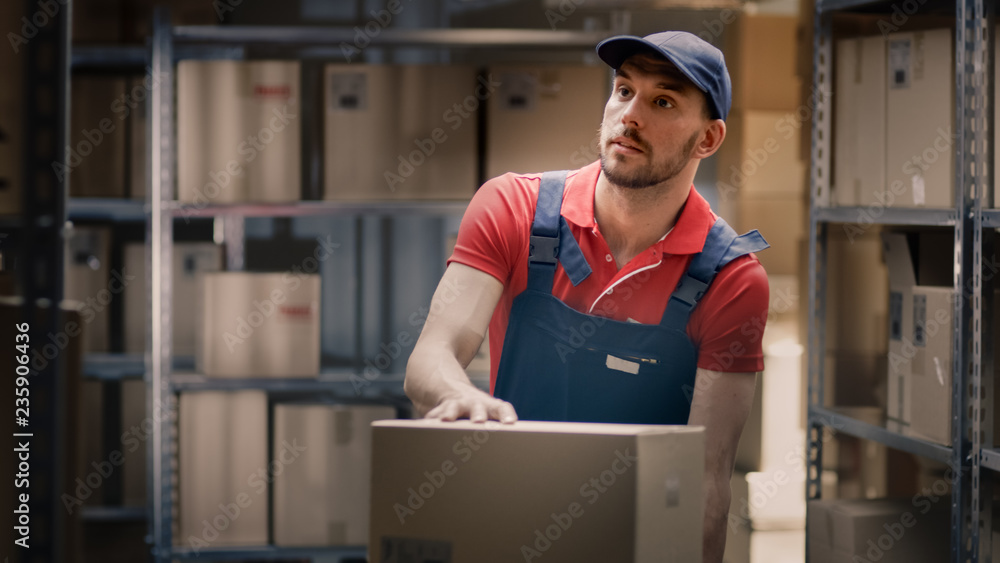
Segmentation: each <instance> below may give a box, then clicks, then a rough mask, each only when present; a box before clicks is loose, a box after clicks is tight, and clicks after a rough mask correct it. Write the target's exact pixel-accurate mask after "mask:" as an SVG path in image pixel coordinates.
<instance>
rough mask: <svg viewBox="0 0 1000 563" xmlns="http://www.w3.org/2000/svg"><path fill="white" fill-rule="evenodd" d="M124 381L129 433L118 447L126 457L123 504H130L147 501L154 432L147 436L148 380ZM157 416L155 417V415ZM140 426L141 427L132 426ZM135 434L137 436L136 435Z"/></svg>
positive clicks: (124, 422) (124, 430)
mask: <svg viewBox="0 0 1000 563" xmlns="http://www.w3.org/2000/svg"><path fill="white" fill-rule="evenodd" d="M121 385H122V423H121V431H122V435H125V434H126V433H128V436H129V437H128V438H126V439H123V440H122V442H121V445H120V446H119V448H120V449H121V451H122V455H124V457H125V461H124V463H123V464H122V468H121V471H122V504H125V505H128V506H145V505H146V500H147V499H146V448H147V446H148V445H149V443H148V441H149V440H150V439H151V438H152V436H148V437H146V438H145V439H140V438H141V437H142V436H146V434H145V430H144V429H143V421H144V420H146V419H147V418H149V415H148V414H146V382H145V381H143V380H141V379H125V380H123V381H122V383H121ZM153 420H155V419H153ZM135 428H139V429H140V430H139V431H136V430H133V429H135ZM133 438H134V439H133Z"/></svg>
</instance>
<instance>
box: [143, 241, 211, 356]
mask: <svg viewBox="0 0 1000 563" xmlns="http://www.w3.org/2000/svg"><path fill="white" fill-rule="evenodd" d="M173 248H174V260H173V266H172V268H173V270H172V272H173V274H172V275H173V280H174V281H173V285H172V286H171V290H172V291H173V297H172V299H171V300H172V302H173V304H174V308H173V320H172V321H171V322H172V324H173V340H172V350H173V353H174V354H175V355H178V356H193V355H194V350H195V344H194V342H195V332H196V324H197V319H198V311H197V310H196V308H195V305H196V304H197V303H198V302H199V297H198V292H199V291H201V284H200V277H201V274H202V273H204V272H218V271H220V270H222V267H223V255H222V247H221V246H219V245H217V244H215V243H211V242H188V243H184V242H179V243H175V244H174V246H173ZM124 255H125V260H124V262H125V272H126V273H127V274H130V275H133V276H135V279H134V280H132V281H131V282H129V286H128V288H127V289H126V290H125V352H126V353H130V354H141V353H143V352H144V351H145V349H146V306H147V305H146V291H147V290H146V247H145V245H144V244H141V243H136V244H128V245H126V246H125V252H124Z"/></svg>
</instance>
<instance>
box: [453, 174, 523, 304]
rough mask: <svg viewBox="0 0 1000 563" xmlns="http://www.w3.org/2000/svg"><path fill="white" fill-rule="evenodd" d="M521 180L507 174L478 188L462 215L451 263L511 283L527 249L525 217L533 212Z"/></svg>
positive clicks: (505, 283) (504, 282)
mask: <svg viewBox="0 0 1000 563" xmlns="http://www.w3.org/2000/svg"><path fill="white" fill-rule="evenodd" d="M519 179H520V177H515V175H513V174H504V175H503V176H499V177H497V178H493V179H492V180H489V181H488V182H486V183H485V184H483V185H482V187H480V188H479V190H477V191H476V194H475V195H474V196H473V197H472V201H470V202H469V207H468V208H467V209H466V211H465V215H464V216H463V217H462V224H461V226H459V229H458V241H457V242H456V244H455V250H454V252H453V253H452V255H451V257H450V258H449V259H448V264H451V263H452V262H458V263H459V264H465V265H466V266H470V267H473V268H476V269H477V270H480V271H483V272H486V273H487V274H490V275H491V276H493V277H495V278H496V279H498V280H499V281H500V282H501V283H503V284H504V285H505V286H506V285H507V284H508V283H509V281H510V278H511V272H513V271H514V264H516V260H517V259H518V257H519V256H520V255H521V254H523V250H524V249H526V248H527V238H526V223H525V221H526V219H525V218H526V217H530V216H532V215H533V214H534V210H533V209H530V207H531V205H530V201H529V198H528V197H527V195H526V192H527V190H526V189H524V186H521V185H520V184H519V182H518V180H519ZM536 182H537V181H536Z"/></svg>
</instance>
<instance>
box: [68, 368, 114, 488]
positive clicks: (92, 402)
mask: <svg viewBox="0 0 1000 563" xmlns="http://www.w3.org/2000/svg"><path fill="white" fill-rule="evenodd" d="M77 404H78V405H79V406H80V412H81V413H83V416H82V417H80V420H79V424H77V425H76V432H75V434H76V436H75V438H76V441H77V444H78V446H77V447H78V448H79V457H78V458H77V464H76V466H75V467H74V468H73V472H74V473H75V474H76V475H75V476H76V477H80V479H81V481H83V482H84V483H85V482H86V479H87V476H88V475H89V474H91V473H94V464H97V465H98V466H100V465H101V463H102V462H104V461H106V460H107V453H106V452H105V451H104V424H103V422H104V417H103V415H102V413H103V412H104V384H103V382H101V381H98V380H93V379H85V380H82V381H80V394H79V396H78V397H77ZM102 477H103V475H102ZM103 484H104V483H103V480H102V485H103ZM87 488H89V489H90V490H91V491H92V493H91V494H90V495H89V496H87V498H83V496H85V495H83V494H75V491H74V496H76V498H77V499H78V500H80V501H81V502H83V505H84V506H101V505H103V504H104V494H105V492H106V491H107V488H106V487H104V486H100V487H92V486H90V485H87ZM81 490H82V488H81Z"/></svg>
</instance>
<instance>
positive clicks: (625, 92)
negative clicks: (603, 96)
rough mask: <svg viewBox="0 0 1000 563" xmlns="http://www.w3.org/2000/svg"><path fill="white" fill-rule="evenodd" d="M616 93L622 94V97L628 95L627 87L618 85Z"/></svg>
mask: <svg viewBox="0 0 1000 563" xmlns="http://www.w3.org/2000/svg"><path fill="white" fill-rule="evenodd" d="M618 95H619V96H622V97H623V98H625V97H628V88H625V87H624V86H621V87H619V88H618Z"/></svg>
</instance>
